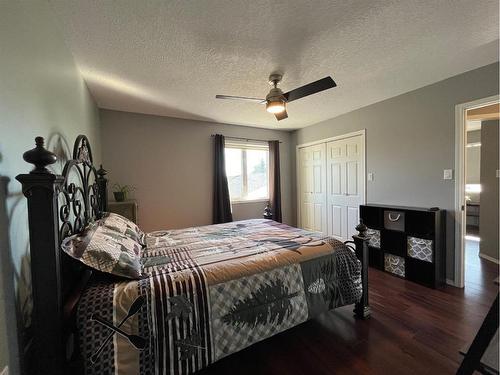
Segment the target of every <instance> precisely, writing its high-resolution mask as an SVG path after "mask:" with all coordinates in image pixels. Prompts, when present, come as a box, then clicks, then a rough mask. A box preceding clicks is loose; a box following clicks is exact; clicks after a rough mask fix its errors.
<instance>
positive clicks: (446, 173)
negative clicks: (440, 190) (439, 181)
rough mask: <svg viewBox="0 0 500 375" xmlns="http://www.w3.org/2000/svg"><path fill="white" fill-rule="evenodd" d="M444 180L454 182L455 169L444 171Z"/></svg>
mask: <svg viewBox="0 0 500 375" xmlns="http://www.w3.org/2000/svg"><path fill="white" fill-rule="evenodd" d="M443 180H453V169H445V170H444V171H443Z"/></svg>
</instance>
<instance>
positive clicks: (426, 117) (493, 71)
mask: <svg viewBox="0 0 500 375" xmlns="http://www.w3.org/2000/svg"><path fill="white" fill-rule="evenodd" d="M495 94H498V63H495V64H491V65H487V66H485V67H482V68H480V69H476V70H473V71H470V72H467V73H464V74H460V75H458V76H455V77H452V78H449V79H446V80H444V81H441V82H437V83H435V84H432V85H429V86H426V87H423V88H420V89H418V90H415V91H411V92H409V93H406V94H403V95H400V96H397V97H394V98H391V99H388V100H385V101H382V102H379V103H376V104H373V105H370V106H367V107H363V108H361V109H358V110H355V111H353V112H350V113H347V114H345V115H341V116H339V117H336V118H333V119H330V120H327V121H324V122H321V123H319V124H316V125H312V126H309V127H306V128H304V129H300V130H298V131H296V132H294V133H293V135H292V142H291V146H292V148H291V150H290V151H291V156H292V158H293V159H294V160H293V164H294V165H295V147H296V145H298V144H301V143H305V142H310V141H315V140H319V139H322V138H327V137H332V136H335V135H340V134H344V133H348V132H352V131H355V130H360V129H366V153H367V166H366V171H367V172H372V173H374V181H372V182H367V202H369V203H385V204H394V205H410V206H424V207H432V206H438V207H440V208H444V209H447V210H449V212H448V215H447V278H449V279H452V278H453V277H454V275H453V269H454V268H453V267H454V215H453V210H454V181H452V180H446V181H445V180H443V169H447V168H453V169H454V163H455V143H454V137H455V105H457V104H460V103H464V102H468V101H472V100H475V99H479V98H484V97H488V96H491V95H495ZM332 105H334V103H332ZM292 172H293V173H295V170H293V171H292ZM292 181H295V176H294V177H293V178H292ZM295 189H296V187H295V186H294V191H293V195H294V197H295V196H296V192H295ZM294 210H296V207H295V206H294ZM295 212H296V211H294V218H295V216H296V215H295Z"/></svg>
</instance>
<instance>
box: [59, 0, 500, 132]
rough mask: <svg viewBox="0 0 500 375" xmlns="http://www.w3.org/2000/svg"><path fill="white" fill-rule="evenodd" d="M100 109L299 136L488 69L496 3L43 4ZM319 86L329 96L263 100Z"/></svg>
mask: <svg viewBox="0 0 500 375" xmlns="http://www.w3.org/2000/svg"><path fill="white" fill-rule="evenodd" d="M51 4H52V7H53V9H54V11H55V13H56V15H57V18H58V19H59V21H60V24H61V28H62V31H63V33H64V34H65V37H66V40H67V43H68V46H69V48H70V49H71V50H72V52H73V55H74V57H75V60H76V63H77V65H78V67H79V69H80V70H81V72H82V74H83V77H84V78H85V80H86V82H87V84H88V87H89V89H90V91H91V92H92V94H93V96H94V98H95V99H96V101H97V103H98V105H99V106H100V107H102V108H109V109H116V110H122V111H129V112H139V113H149V114H157V115H165V116H172V117H181V118H189V119H197V120H208V121H214V122H222V123H232V124H239V125H250V126H259V127H266V128H273V129H294V128H301V127H304V126H308V125H311V124H314V123H317V122H320V121H323V120H326V119H328V118H332V117H335V116H338V115H340V114H342V113H346V112H349V111H352V110H354V109H356V108H360V107H363V106H366V105H368V104H372V103H375V102H378V101H381V100H384V99H387V98H390V97H392V96H395V95H398V94H401V93H404V92H407V91H411V90H413V89H416V88H419V87H422V86H425V85H427V84H430V83H433V82H436V81H439V80H442V79H445V78H448V77H451V76H453V75H456V74H459V73H462V72H465V71H468V70H472V69H475V68H477V67H480V66H484V65H487V64H489V63H492V62H495V61H497V60H498V27H499V23H498V6H499V5H498V0H481V1H477V0H474V1H471V0H467V1H466V0H439V1H436V0H427V1H424V0H363V1H361V0H351V1H340V0H329V1H279V0H252V1H249V0H199V1H194V0H193V1H186V0H181V1H153V0H150V1H145V0H123V1H111V0H105V1H98V0H93V1H90V0H51ZM273 71H281V72H283V73H284V77H283V82H282V84H281V88H282V89H283V91H288V90H290V89H293V88H296V87H298V86H301V85H303V84H306V83H309V82H311V81H315V80H317V79H320V78H323V77H325V76H327V75H331V76H332V77H333V79H334V80H335V81H336V82H337V84H338V87H336V88H334V89H331V90H328V91H325V92H322V93H319V94H316V95H313V96H310V97H307V98H304V99H301V100H298V101H296V102H292V103H290V104H289V106H288V116H289V118H288V119H286V120H283V121H280V122H279V123H278V122H277V121H276V120H275V118H274V116H273V115H272V114H269V113H267V112H266V111H265V108H264V107H263V106H261V105H258V104H253V103H245V102H241V103H240V102H236V101H223V100H216V99H215V95H216V94H226V95H239V96H252V97H265V95H266V94H267V92H268V91H269V85H268V83H267V78H268V76H269V74H270V73H271V72H273Z"/></svg>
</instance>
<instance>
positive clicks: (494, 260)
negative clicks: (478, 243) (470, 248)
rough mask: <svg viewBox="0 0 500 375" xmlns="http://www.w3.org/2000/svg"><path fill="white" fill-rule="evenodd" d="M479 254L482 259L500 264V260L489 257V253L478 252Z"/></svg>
mask: <svg viewBox="0 0 500 375" xmlns="http://www.w3.org/2000/svg"><path fill="white" fill-rule="evenodd" d="M479 256H480V257H481V258H483V259H486V260H489V261H490V262H493V263H496V264H500V262H499V261H498V259H495V258H493V257H490V256H489V255H484V254H481V253H479Z"/></svg>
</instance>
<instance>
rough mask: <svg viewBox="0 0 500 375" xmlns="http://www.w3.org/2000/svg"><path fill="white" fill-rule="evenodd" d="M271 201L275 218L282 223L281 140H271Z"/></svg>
mask: <svg viewBox="0 0 500 375" xmlns="http://www.w3.org/2000/svg"><path fill="white" fill-rule="evenodd" d="M269 203H270V204H271V211H272V213H273V220H274V221H278V222H280V223H281V221H282V218H281V183H280V142H279V141H269Z"/></svg>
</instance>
